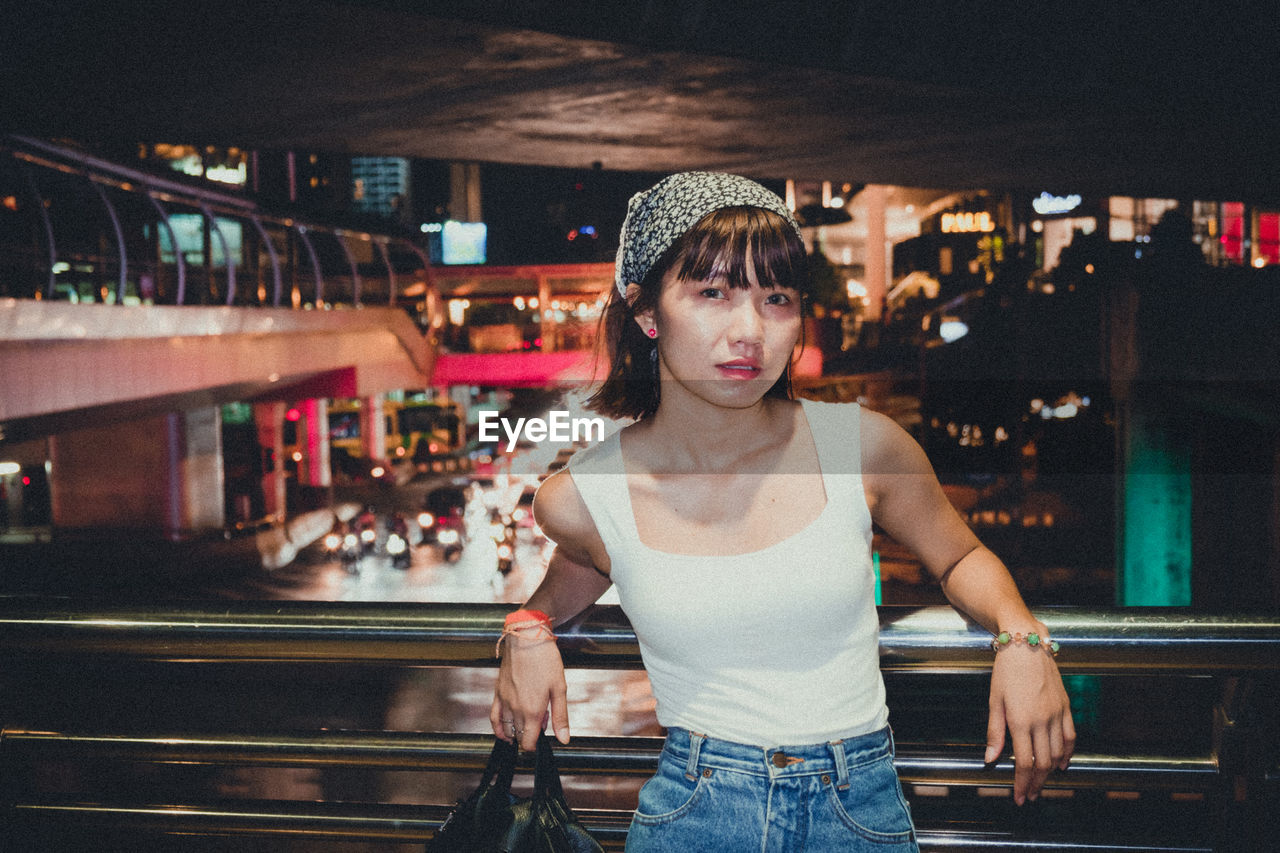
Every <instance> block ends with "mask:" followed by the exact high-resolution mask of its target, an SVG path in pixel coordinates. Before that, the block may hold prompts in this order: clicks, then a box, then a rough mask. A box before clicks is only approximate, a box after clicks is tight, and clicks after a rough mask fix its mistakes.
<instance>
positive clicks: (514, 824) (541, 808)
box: [426, 734, 603, 853]
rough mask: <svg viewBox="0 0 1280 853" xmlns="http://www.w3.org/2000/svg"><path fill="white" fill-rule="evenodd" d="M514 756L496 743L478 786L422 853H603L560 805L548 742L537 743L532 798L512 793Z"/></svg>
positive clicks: (503, 744)
mask: <svg viewBox="0 0 1280 853" xmlns="http://www.w3.org/2000/svg"><path fill="white" fill-rule="evenodd" d="M517 752H518V750H517V748H516V745H515V744H514V743H508V742H507V741H504V740H496V739H495V742H494V745H493V751H492V752H491V753H489V763H488V765H487V766H486V767H485V770H484V775H483V776H481V777H480V785H479V787H477V788H476V790H475V791H473V792H472V793H471V795H470V796H469V797H467V798H466V799H465V800H463V801H461V802H460V803H458V805H457V806H456V807H455V808H454V810H453V811H452V812H450V813H449V817H448V818H447V819H446V820H445V822H444V823H443V824H442V825H441V826H440V829H439V830H438V831H437V832H436V834H435V835H434V836H433V837H432V838H431V840H430V841H428V842H427V848H426V849H427V853H603V848H601V847H600V844H599V843H598V842H597V841H596V840H595V839H594V838H592V837H591V835H590V834H589V833H588V832H587V830H586V829H585V828H584V827H583V826H582V824H581V823H579V822H578V819H577V817H575V816H574V814H573V810H572V809H570V808H569V804H568V803H567V802H565V799H564V790H563V789H562V788H561V787H560V773H559V772H558V771H557V770H556V764H555V757H554V755H553V754H552V752H551V741H550V739H549V738H548V737H547V736H546V735H545V734H544V735H542V736H541V737H539V738H538V751H537V757H536V760H535V762H534V776H533V796H531V797H516V796H515V795H514V794H512V793H511V779H512V777H513V776H514V775H515V770H516V756H517Z"/></svg>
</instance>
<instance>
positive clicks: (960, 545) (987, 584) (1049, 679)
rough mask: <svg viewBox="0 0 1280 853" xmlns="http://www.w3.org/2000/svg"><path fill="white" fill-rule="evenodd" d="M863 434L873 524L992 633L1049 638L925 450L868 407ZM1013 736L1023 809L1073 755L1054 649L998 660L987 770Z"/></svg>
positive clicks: (1018, 647)
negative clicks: (907, 551)
mask: <svg viewBox="0 0 1280 853" xmlns="http://www.w3.org/2000/svg"><path fill="white" fill-rule="evenodd" d="M861 434H862V435H861V437H862V471H863V483H864V488H865V490H866V493H867V501H868V504H869V506H870V508H871V515H872V518H873V519H874V520H875V522H876V523H877V524H879V525H880V526H881V527H882V528H883V529H884V530H885V531H886V532H887V533H888V534H889V535H890V536H892V537H893V538H894V539H895V540H897V541H898V542H900V543H901V544H903V545H905V546H907V547H908V548H910V549H911V550H912V551H914V552H915V553H916V555H917V556H918V557H919V558H920V560H921V562H922V563H923V564H924V566H925V568H926V569H927V570H928V571H929V573H930V574H932V575H933V576H934V577H936V578H938V580H939V582H940V583H941V585H942V590H943V592H944V593H945V594H946V596H947V600H948V601H950V602H951V604H952V606H953V607H955V608H956V609H957V610H959V611H960V612H961V613H964V614H965V615H966V616H968V617H969V618H971V619H973V620H974V621H976V622H978V623H979V624H981V625H982V626H983V627H985V628H986V629H987V630H988V631H990V632H991V633H992V634H998V633H1000V632H1001V631H1007V632H1009V634H1010V635H1011V636H1012V635H1016V634H1022V635H1023V636H1024V637H1025V636H1026V635H1028V634H1032V633H1035V634H1038V635H1039V636H1041V637H1048V635H1049V634H1048V630H1047V629H1046V628H1045V626H1044V624H1043V623H1041V622H1040V621H1039V620H1037V619H1036V618H1035V617H1034V616H1033V615H1032V614H1031V611H1030V610H1028V609H1027V606H1026V604H1025V603H1024V602H1023V600H1022V596H1021V595H1020V594H1019V592H1018V588H1017V585H1016V584H1015V583H1014V581H1013V577H1012V576H1011V575H1010V574H1009V570H1008V569H1007V568H1005V566H1004V564H1003V563H1002V562H1000V559H999V558H998V557H997V556H996V555H995V554H993V553H992V552H991V551H990V550H988V549H987V548H986V546H984V545H983V544H982V543H981V542H979V541H978V538H977V536H975V535H974V533H973V531H972V530H970V529H969V526H968V525H967V524H965V522H964V520H963V519H962V518H961V517H960V515H959V514H958V513H957V512H956V511H955V508H954V507H953V506H952V505H951V502H950V501H949V500H948V499H947V496H946V495H945V494H944V493H943V491H942V486H941V485H939V483H938V478H937V476H936V475H935V474H934V472H933V466H931V465H930V464H929V460H928V458H927V457H926V456H925V454H924V451H923V450H922V449H921V448H920V445H919V444H917V443H916V442H915V440H914V439H912V438H911V436H910V435H908V434H907V433H906V431H905V430H903V429H902V428H901V427H899V426H898V425H897V424H896V423H894V422H893V421H892V420H890V419H889V418H887V417H885V416H883V415H880V414H877V413H875V412H870V411H867V410H865V409H864V410H863V412H862V430H861ZM1006 729H1007V730H1008V732H1009V737H1010V740H1011V742H1012V745H1013V755H1014V762H1015V765H1016V769H1015V771H1014V784H1013V796H1014V800H1015V802H1017V803H1018V805H1022V803H1023V802H1025V801H1026V800H1027V799H1028V798H1030V799H1033V800H1034V799H1036V798H1037V797H1038V796H1039V795H1040V790H1041V788H1043V787H1044V783H1045V779H1046V778H1047V777H1048V775H1049V773H1050V771H1052V770H1053V769H1054V768H1055V767H1056V768H1059V769H1063V770H1065V769H1066V768H1067V765H1068V764H1069V763H1070V761H1071V755H1072V752H1073V751H1074V749H1075V740H1076V732H1075V725H1074V723H1073V722H1072V719H1071V707H1070V703H1069V701H1068V698H1067V692H1066V690H1065V688H1064V687H1063V686H1062V677H1061V675H1060V674H1059V673H1058V667H1057V664H1055V663H1054V660H1053V657H1052V655H1051V654H1050V653H1049V651H1048V649H1047V647H1039V646H1030V645H1028V644H1026V643H1025V642H1022V643H1009V644H1008V645H1006V646H1005V647H1003V648H1002V649H1001V650H1000V651H999V652H997V653H996V655H995V661H994V663H993V665H992V672H991V701H990V715H989V718H988V723H987V750H986V756H985V759H984V760H985V761H986V762H987V763H990V762H992V761H994V760H996V758H998V757H999V755H1000V753H1001V752H1002V751H1003V749H1004V738H1005V730H1006Z"/></svg>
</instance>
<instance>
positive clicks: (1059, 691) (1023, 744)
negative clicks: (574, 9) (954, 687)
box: [984, 630, 1076, 805]
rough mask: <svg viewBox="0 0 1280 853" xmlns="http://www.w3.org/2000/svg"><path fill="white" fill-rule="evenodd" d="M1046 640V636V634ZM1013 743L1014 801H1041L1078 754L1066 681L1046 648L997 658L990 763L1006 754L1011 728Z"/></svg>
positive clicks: (1016, 647) (1006, 651)
mask: <svg viewBox="0 0 1280 853" xmlns="http://www.w3.org/2000/svg"><path fill="white" fill-rule="evenodd" d="M1040 634H1041V636H1046V635H1047V634H1046V632H1044V631H1043V630H1041V632H1040ZM1006 728H1007V729H1008V731H1009V737H1010V740H1011V741H1012V744H1013V760H1014V764H1015V768H1014V776H1013V800H1014V802H1016V803H1017V804H1018V805H1022V804H1023V803H1024V802H1026V800H1027V799H1028V798H1030V799H1032V800H1034V799H1036V798H1037V797H1039V796H1040V789H1041V788H1043V787H1044V783H1045V779H1047V778H1048V776H1049V773H1050V772H1051V771H1052V770H1053V769H1054V768H1057V769H1059V770H1066V769H1067V765H1069V764H1070V763H1071V755H1072V753H1073V752H1074V751H1075V745H1076V727H1075V723H1074V722H1073V721H1072V719H1071V704H1070V701H1069V700H1068V698H1067V691H1066V688H1064V687H1063V686H1062V676H1061V675H1060V674H1059V673H1058V666H1057V664H1056V663H1054V661H1053V657H1052V656H1051V655H1050V654H1049V652H1048V651H1047V650H1046V649H1044V648H1039V647H1031V646H1027V645H1025V644H1013V645H1009V646H1006V647H1005V648H1003V649H1001V650H1000V651H999V652H997V653H996V659H995V664H994V666H993V667H992V670H991V712H990V717H989V718H988V721H987V752H986V757H985V759H984V760H985V761H986V763H987V764H990V763H992V762H993V761H995V760H996V759H997V758H999V757H1000V753H1001V752H1003V751H1004V733H1005V729H1006Z"/></svg>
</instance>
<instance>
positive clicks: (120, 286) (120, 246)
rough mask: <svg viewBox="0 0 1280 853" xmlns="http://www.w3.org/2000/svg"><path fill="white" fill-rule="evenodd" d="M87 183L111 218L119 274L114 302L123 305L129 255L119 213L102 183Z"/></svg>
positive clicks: (91, 179)
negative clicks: (114, 234) (114, 233)
mask: <svg viewBox="0 0 1280 853" xmlns="http://www.w3.org/2000/svg"><path fill="white" fill-rule="evenodd" d="M89 183H90V184H91V185H92V186H93V188H94V190H96V191H97V193H98V198H100V199H102V206H103V207H105V208H106V209H107V218H109V219H110V220H111V227H112V228H113V229H114V230H115V232H116V255H117V257H119V259H120V275H119V281H118V282H117V283H116V304H117V305H123V304H124V297H125V294H126V292H127V291H128V288H129V256H128V252H127V251H126V249H125V245H124V228H122V227H121V226H120V215H119V214H118V213H116V206H115V205H114V204H112V203H111V199H109V198H107V191H106V190H105V189H103V188H102V184H100V183H98V182H97V181H95V180H94V179H93V178H89Z"/></svg>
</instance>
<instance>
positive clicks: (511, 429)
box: [480, 409, 604, 453]
mask: <svg viewBox="0 0 1280 853" xmlns="http://www.w3.org/2000/svg"><path fill="white" fill-rule="evenodd" d="M499 427H501V430H502V434H505V435H506V437H507V452H508V453H510V452H511V451H513V450H515V449H516V444H517V442H519V441H520V439H521V438H523V439H524V440H525V441H528V442H532V443H534V444H537V443H538V442H542V441H554V442H556V443H560V444H567V443H569V442H572V441H604V418H575V417H571V416H570V415H569V413H568V412H565V411H558V410H555V409H553V410H551V411H550V412H548V413H547V417H546V418H516V419H515V421H514V422H513V421H512V419H511V418H504V417H502V416H500V415H499V414H498V413H497V412H494V411H490V410H487V409H481V410H480V440H481V441H500V440H501V439H502V435H501V434H499V432H498V430H499Z"/></svg>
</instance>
